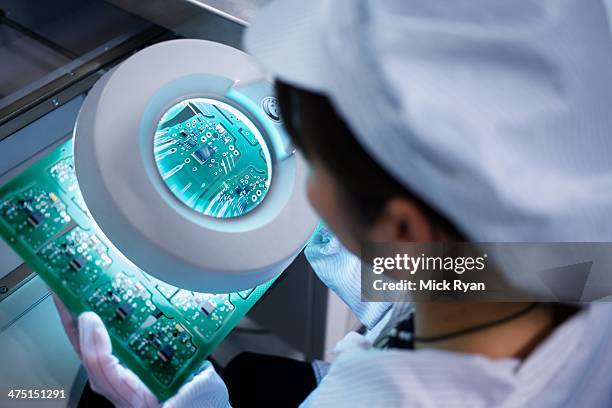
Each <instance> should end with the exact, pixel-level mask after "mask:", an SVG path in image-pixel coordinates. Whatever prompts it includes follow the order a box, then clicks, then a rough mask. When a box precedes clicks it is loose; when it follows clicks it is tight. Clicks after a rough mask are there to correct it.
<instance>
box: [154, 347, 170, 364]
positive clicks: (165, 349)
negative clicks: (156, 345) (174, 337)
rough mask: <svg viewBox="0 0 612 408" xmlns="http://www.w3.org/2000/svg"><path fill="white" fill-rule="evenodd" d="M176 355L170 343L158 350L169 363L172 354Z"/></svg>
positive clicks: (160, 356) (158, 354) (159, 354)
mask: <svg viewBox="0 0 612 408" xmlns="http://www.w3.org/2000/svg"><path fill="white" fill-rule="evenodd" d="M173 355H174V349H173V348H172V346H169V345H167V344H166V345H165V346H163V347H162V348H161V349H160V350H159V351H158V352H157V356H158V357H159V358H160V359H162V360H163V361H164V362H165V363H167V362H168V361H170V359H171V358H172V356H173Z"/></svg>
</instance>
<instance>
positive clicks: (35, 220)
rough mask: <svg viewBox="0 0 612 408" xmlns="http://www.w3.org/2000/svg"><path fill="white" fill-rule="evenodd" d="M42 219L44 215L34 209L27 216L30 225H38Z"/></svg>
mask: <svg viewBox="0 0 612 408" xmlns="http://www.w3.org/2000/svg"><path fill="white" fill-rule="evenodd" d="M44 219H45V216H44V214H43V213H41V212H40V211H34V212H33V213H31V214H30V216H29V217H28V222H29V223H30V225H31V226H33V227H38V225H39V224H40V223H41V222H43V220H44Z"/></svg>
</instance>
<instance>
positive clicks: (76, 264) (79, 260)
mask: <svg viewBox="0 0 612 408" xmlns="http://www.w3.org/2000/svg"><path fill="white" fill-rule="evenodd" d="M86 263H87V258H86V257H85V255H83V254H79V255H77V256H75V257H74V258H72V260H71V261H70V267H71V268H72V269H74V270H75V271H80V270H81V268H82V267H83V266H85V264H86Z"/></svg>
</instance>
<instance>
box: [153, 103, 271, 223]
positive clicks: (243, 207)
mask: <svg viewBox="0 0 612 408" xmlns="http://www.w3.org/2000/svg"><path fill="white" fill-rule="evenodd" d="M153 143H154V152H155V162H156V164H157V169H158V170H159V173H160V175H161V176H162V179H163V180H164V182H165V184H166V186H167V187H168V188H169V189H170V191H172V193H173V194H174V195H175V196H176V197H177V198H178V199H179V200H180V201H181V202H182V203H184V204H185V205H187V206H188V207H190V208H192V209H194V210H195V211H198V212H201V213H203V214H206V215H210V216H212V217H217V218H231V217H239V216H241V215H243V214H246V213H248V212H249V211H251V210H253V209H254V208H255V207H257V206H258V205H259V204H260V203H261V202H262V201H263V199H264V197H265V196H266V193H267V192H268V189H269V187H270V180H271V177H272V163H271V160H270V152H269V151H268V148H267V146H266V144H265V141H264V139H263V138H262V136H261V134H260V133H259V130H258V129H257V128H256V127H255V125H254V124H253V122H251V121H250V120H249V119H248V118H247V117H246V116H245V115H244V114H242V113H241V112H240V111H238V110H237V109H236V108H234V107H232V106H230V105H228V104H226V103H224V102H221V101H216V100H213V99H206V98H194V99H187V100H185V101H182V102H179V103H177V104H176V105H174V106H172V107H171V108H170V109H168V111H166V113H164V115H163V116H162V118H161V119H160V121H159V123H158V125H157V131H156V132H155V139H154V142H153Z"/></svg>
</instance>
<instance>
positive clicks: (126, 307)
mask: <svg viewBox="0 0 612 408" xmlns="http://www.w3.org/2000/svg"><path fill="white" fill-rule="evenodd" d="M133 311H134V306H132V305H131V304H130V303H128V302H123V303H122V304H121V305H119V307H118V308H117V316H119V317H120V318H121V319H125V318H126V317H128V316H129V315H130V314H131V313H132V312H133Z"/></svg>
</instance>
